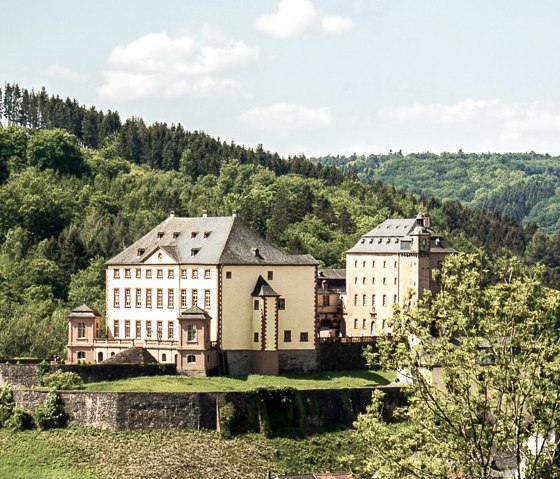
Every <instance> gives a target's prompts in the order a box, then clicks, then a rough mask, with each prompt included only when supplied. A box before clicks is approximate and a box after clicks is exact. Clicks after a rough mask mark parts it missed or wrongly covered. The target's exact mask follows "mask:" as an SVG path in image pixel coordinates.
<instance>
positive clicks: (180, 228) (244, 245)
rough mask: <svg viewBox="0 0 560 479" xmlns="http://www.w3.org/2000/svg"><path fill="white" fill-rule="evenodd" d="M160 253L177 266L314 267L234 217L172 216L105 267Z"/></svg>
mask: <svg viewBox="0 0 560 479" xmlns="http://www.w3.org/2000/svg"><path fill="white" fill-rule="evenodd" d="M159 249H161V250H163V251H165V253H167V254H168V255H169V256H171V258H173V260H174V261H176V262H177V263H180V264H205V265H207V264H224V265H228V264H231V265H233V264H264V265H279V264H280V265H282V264H287V265H290V264H302V265H316V264H317V261H316V260H315V259H314V258H313V257H312V256H310V255H288V254H286V253H284V252H282V251H280V250H279V249H277V248H275V247H274V246H272V245H271V244H270V243H269V242H268V241H266V240H265V239H264V238H261V237H260V236H259V235H258V234H257V233H255V232H254V231H252V230H251V229H250V228H249V227H248V226H247V225H245V224H244V223H243V221H241V220H240V219H239V218H238V217H237V216H209V217H199V218H181V217H176V216H174V215H171V216H169V217H168V218H167V219H166V220H165V221H163V222H162V223H160V224H159V225H158V226H156V227H155V228H154V229H153V230H152V231H150V232H149V233H147V234H146V235H144V236H143V237H142V238H140V239H139V240H138V241H136V242H135V243H133V244H132V245H131V246H129V247H128V248H126V249H125V250H124V251H122V252H121V253H119V254H118V255H116V256H115V257H113V258H111V259H110V260H109V261H107V262H106V263H105V264H107V265H119V264H124V265H134V264H142V263H143V261H144V260H145V259H146V258H148V257H149V256H151V255H152V254H154V253H155V252H156V251H158V250H159Z"/></svg>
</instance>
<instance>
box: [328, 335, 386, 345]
mask: <svg viewBox="0 0 560 479" xmlns="http://www.w3.org/2000/svg"><path fill="white" fill-rule="evenodd" d="M317 339H318V340H319V344H322V343H358V344H375V343H377V341H381V340H382V339H391V338H390V337H385V336H345V337H335V338H317Z"/></svg>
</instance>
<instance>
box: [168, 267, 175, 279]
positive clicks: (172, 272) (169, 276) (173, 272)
mask: <svg viewBox="0 0 560 479" xmlns="http://www.w3.org/2000/svg"><path fill="white" fill-rule="evenodd" d="M167 277H168V278H169V279H173V278H174V277H175V270H174V269H168V270H167Z"/></svg>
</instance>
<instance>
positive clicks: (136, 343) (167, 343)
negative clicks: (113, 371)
mask: <svg viewBox="0 0 560 479" xmlns="http://www.w3.org/2000/svg"><path fill="white" fill-rule="evenodd" d="M178 345H179V341H174V340H170V339H145V340H144V339H129V338H127V339H107V338H98V339H95V346H96V347H100V346H107V347H119V348H134V347H138V348H161V347H172V348H176V347H177V346H178Z"/></svg>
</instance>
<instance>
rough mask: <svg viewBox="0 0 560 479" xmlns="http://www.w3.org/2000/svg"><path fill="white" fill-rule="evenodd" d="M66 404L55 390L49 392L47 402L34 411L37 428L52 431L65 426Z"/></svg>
mask: <svg viewBox="0 0 560 479" xmlns="http://www.w3.org/2000/svg"><path fill="white" fill-rule="evenodd" d="M64 415H65V414H64V403H63V402H62V398H61V397H60V394H58V393H57V392H56V391H55V390H54V389H53V390H51V391H49V393H48V394H47V397H46V398H45V401H44V402H43V404H41V405H40V406H37V407H36V408H35V410H34V411H33V417H34V418H35V422H36V423H37V426H39V428H41V429H51V428H53V427H62V426H63V425H64Z"/></svg>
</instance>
